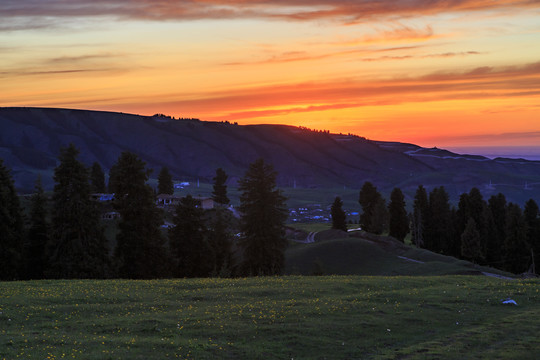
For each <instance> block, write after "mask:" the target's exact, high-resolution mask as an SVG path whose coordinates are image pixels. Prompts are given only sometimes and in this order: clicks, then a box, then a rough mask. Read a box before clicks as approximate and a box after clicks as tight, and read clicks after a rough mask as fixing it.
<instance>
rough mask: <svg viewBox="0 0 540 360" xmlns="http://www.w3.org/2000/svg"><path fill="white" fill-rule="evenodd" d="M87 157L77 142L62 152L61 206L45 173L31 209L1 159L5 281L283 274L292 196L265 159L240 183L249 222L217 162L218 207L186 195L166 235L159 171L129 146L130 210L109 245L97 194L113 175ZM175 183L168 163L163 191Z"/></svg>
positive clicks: (1, 270)
mask: <svg viewBox="0 0 540 360" xmlns="http://www.w3.org/2000/svg"><path fill="white" fill-rule="evenodd" d="M78 155H79V150H78V149H77V148H76V147H75V146H74V145H73V144H70V145H69V146H67V147H65V148H62V149H61V150H60V155H59V158H58V159H59V165H58V166H57V167H56V168H55V170H54V181H55V186H54V190H53V194H52V200H51V201H50V203H51V204H50V205H48V202H49V201H48V199H47V197H46V196H45V194H44V191H43V187H42V185H41V182H40V180H39V179H38V181H37V182H36V186H35V192H34V194H33V195H32V197H31V199H30V210H29V213H28V215H27V216H25V215H23V211H22V208H21V204H20V201H19V197H18V195H17V193H16V191H15V187H14V183H13V179H12V177H11V174H10V171H9V169H7V168H6V167H5V166H4V164H3V161H2V160H1V159H0V236H1V239H0V280H17V279H47V278H48V279H59V278H63V279H70V278H113V277H119V278H130V279H152V278H163V277H205V276H239V275H242V276H245V275H274V274H280V273H281V272H282V270H283V267H284V251H285V248H286V246H287V241H286V239H285V231H284V222H285V220H286V218H287V212H286V209H285V197H284V196H283V195H282V194H281V191H280V190H279V189H277V188H276V176H277V173H276V172H275V171H274V169H273V167H272V166H271V165H270V164H267V163H265V162H264V160H262V159H259V160H257V161H255V162H254V163H252V164H251V165H250V166H249V168H248V170H247V171H246V173H245V175H244V177H243V178H242V179H240V181H239V190H240V191H241V192H242V195H241V198H240V207H239V209H238V210H239V211H240V213H241V214H242V216H241V218H240V220H237V221H235V220H234V218H233V216H232V213H231V212H230V211H229V210H228V208H227V205H228V204H229V199H228V197H227V186H226V181H227V174H226V173H225V171H223V170H222V169H217V171H216V176H215V177H214V189H213V190H214V191H213V193H212V197H213V200H214V202H215V203H216V204H217V206H215V207H214V209H211V210H206V211H205V210H203V209H202V207H201V206H200V201H198V200H197V199H195V198H193V197H191V196H189V195H188V196H186V197H184V198H182V199H181V200H180V202H179V204H178V205H177V206H176V207H175V209H174V213H173V223H174V226H173V227H172V228H170V229H169V230H168V231H167V233H166V234H164V231H163V230H162V228H161V225H162V224H163V222H164V215H165V214H164V211H163V209H160V208H159V207H158V206H157V205H156V194H155V192H154V190H153V189H152V188H151V187H150V186H149V185H148V184H147V181H148V180H149V176H150V174H151V170H150V169H148V168H147V167H146V163H145V162H144V161H143V160H142V159H141V158H140V157H138V156H137V155H136V154H133V153H131V152H123V153H122V154H121V155H120V156H119V158H118V159H117V161H116V163H115V164H114V165H113V166H112V167H111V169H110V171H109V184H108V190H109V191H110V192H111V193H114V200H113V201H112V207H113V209H114V210H115V211H116V212H118V213H119V215H120V216H119V220H118V224H117V231H116V236H115V238H114V241H113V242H112V243H109V242H108V241H107V238H106V237H105V232H104V228H103V226H102V224H101V221H100V217H101V211H100V204H99V203H98V202H96V201H94V200H92V196H91V195H92V193H95V192H104V191H105V190H106V186H105V174H104V172H103V170H102V168H101V166H99V164H97V163H94V164H93V165H92V166H91V167H90V168H87V167H86V166H85V165H84V164H83V163H81V162H80V161H79V160H78ZM173 191H174V188H173V183H172V176H171V174H170V173H169V171H168V170H167V169H166V168H162V169H161V171H160V173H159V176H158V192H160V193H168V194H172V193H173ZM111 245H112V246H111ZM109 246H111V247H112V248H109Z"/></svg>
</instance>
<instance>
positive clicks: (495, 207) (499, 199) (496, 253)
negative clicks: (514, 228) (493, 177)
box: [486, 193, 507, 266]
mask: <svg viewBox="0 0 540 360" xmlns="http://www.w3.org/2000/svg"><path fill="white" fill-rule="evenodd" d="M488 204H489V205H488V207H489V211H490V213H491V217H492V221H493V236H492V237H491V240H490V242H489V243H488V244H487V247H486V258H487V262H488V263H489V264H497V265H499V266H500V261H501V260H502V258H503V247H504V241H505V238H506V207H507V205H506V198H505V196H504V195H503V194H501V193H499V194H497V195H493V196H491V197H490V198H489V201H488Z"/></svg>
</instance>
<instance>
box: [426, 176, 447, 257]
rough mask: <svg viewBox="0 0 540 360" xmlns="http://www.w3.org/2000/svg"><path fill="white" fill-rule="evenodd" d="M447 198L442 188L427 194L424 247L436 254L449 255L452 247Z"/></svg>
mask: <svg viewBox="0 0 540 360" xmlns="http://www.w3.org/2000/svg"><path fill="white" fill-rule="evenodd" d="M451 228H452V224H451V212H450V203H449V196H448V193H447V192H446V189H445V188H444V186H441V187H438V188H434V189H433V190H432V191H431V192H430V193H429V204H428V213H427V216H426V221H425V231H424V247H425V248H426V249H429V250H431V251H434V252H437V253H444V254H449V253H450V252H451V247H452V239H451V237H450V236H451V234H452V232H451Z"/></svg>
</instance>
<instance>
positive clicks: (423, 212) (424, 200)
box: [412, 185, 429, 247]
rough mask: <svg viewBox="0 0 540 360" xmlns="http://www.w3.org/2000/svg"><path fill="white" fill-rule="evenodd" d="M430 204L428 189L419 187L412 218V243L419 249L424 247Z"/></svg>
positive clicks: (415, 196)
mask: <svg viewBox="0 0 540 360" xmlns="http://www.w3.org/2000/svg"><path fill="white" fill-rule="evenodd" d="M428 211H429V202H428V196H427V191H426V189H425V188H424V187H423V186H422V185H419V186H418V188H417V189H416V193H415V195H414V206H413V216H412V225H413V226H412V241H413V243H414V244H415V245H416V246H418V247H424V233H425V230H426V221H427V218H428Z"/></svg>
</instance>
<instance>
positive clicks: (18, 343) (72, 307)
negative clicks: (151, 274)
mask: <svg viewBox="0 0 540 360" xmlns="http://www.w3.org/2000/svg"><path fill="white" fill-rule="evenodd" d="M539 288H540V282H539V280H537V279H536V280H513V281H507V280H500V279H495V278H488V277H481V276H444V277H360V276H328V277H266V278H247V279H246V278H242V279H192V280H156V281H126V280H106V281H91V280H84V281H30V282H4V283H0V359H17V358H31V359H45V358H48V359H61V358H77V359H164V358H193V359H214V358H231V359H291V358H294V359H352V358H362V359H364V358H368V359H369V358H376V359H385V358H386V359H394V358H400V359H415V358H421V359H424V358H430V359H433V358H444V359H463V358H467V359H494V358H497V359H535V358H536V359H537V358H539V356H540V343H539V342H538V329H539V326H540V312H539V311H538V309H539V306H538V305H539V303H540V293H539ZM507 297H511V298H512V299H514V300H515V301H517V303H518V305H517V306H515V305H503V304H501V299H505V298H507Z"/></svg>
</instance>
